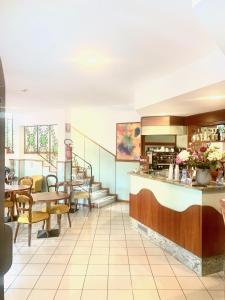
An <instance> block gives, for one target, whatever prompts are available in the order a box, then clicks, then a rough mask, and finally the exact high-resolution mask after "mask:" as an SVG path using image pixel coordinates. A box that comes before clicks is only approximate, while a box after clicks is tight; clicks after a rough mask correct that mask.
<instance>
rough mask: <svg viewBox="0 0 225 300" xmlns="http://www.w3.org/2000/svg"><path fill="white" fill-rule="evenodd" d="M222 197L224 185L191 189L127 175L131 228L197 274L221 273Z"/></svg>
mask: <svg viewBox="0 0 225 300" xmlns="http://www.w3.org/2000/svg"><path fill="white" fill-rule="evenodd" d="M223 197H225V187H224V186H222V187H217V186H215V185H212V186H208V187H193V186H186V185H183V184H180V183H178V182H174V181H168V180H166V179H165V178H159V177H155V176H151V175H140V174H137V173H130V217H131V218H132V221H133V223H134V226H135V227H136V228H137V229H138V230H139V231H140V232H142V233H144V234H146V235H147V236H149V238H151V239H153V240H154V242H155V243H156V244H157V245H159V246H160V247H162V248H163V249H165V250H166V251H168V252H169V253H171V255H173V256H174V257H175V258H177V259H178V260H179V261H181V262H182V263H184V264H185V265H187V266H188V267H189V268H191V269H192V270H194V271H195V272H196V273H197V274H198V275H207V274H211V273H215V272H219V271H221V270H223V263H224V253H225V247H224V245H225V228H224V223H223V218H222V214H221V211H220V204H219V200H220V199H221V198H223Z"/></svg>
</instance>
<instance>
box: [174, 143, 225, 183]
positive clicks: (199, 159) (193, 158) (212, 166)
mask: <svg viewBox="0 0 225 300" xmlns="http://www.w3.org/2000/svg"><path fill="white" fill-rule="evenodd" d="M224 159H225V153H224V152H223V151H221V150H220V149H219V148H218V147H216V146H214V145H210V146H207V147H201V148H200V149H199V151H195V150H192V149H188V150H182V151H181V152H180V153H179V154H178V155H177V158H176V163H177V164H183V165H186V166H187V167H188V168H192V169H196V182H197V183H198V184H199V185H207V184H209V182H210V181H211V174H210V170H216V169H219V168H221V167H222V162H223V161H224Z"/></svg>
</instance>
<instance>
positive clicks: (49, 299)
mask: <svg viewBox="0 0 225 300" xmlns="http://www.w3.org/2000/svg"><path fill="white" fill-rule="evenodd" d="M55 294H56V290H32V292H31V294H30V296H29V297H28V300H40V299H41V300H53V299H54V296H55Z"/></svg>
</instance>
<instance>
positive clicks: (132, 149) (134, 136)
mask: <svg viewBox="0 0 225 300" xmlns="http://www.w3.org/2000/svg"><path fill="white" fill-rule="evenodd" d="M140 155H141V124H140V122H132V123H117V124H116V159H117V160H120V161H139V159H140Z"/></svg>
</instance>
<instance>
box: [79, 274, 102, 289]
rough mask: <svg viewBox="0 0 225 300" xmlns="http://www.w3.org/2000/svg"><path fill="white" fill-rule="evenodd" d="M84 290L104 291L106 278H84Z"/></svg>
mask: <svg viewBox="0 0 225 300" xmlns="http://www.w3.org/2000/svg"><path fill="white" fill-rule="evenodd" d="M83 289H84V290H106V289H107V276H86V278H85V282H84V287H83Z"/></svg>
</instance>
